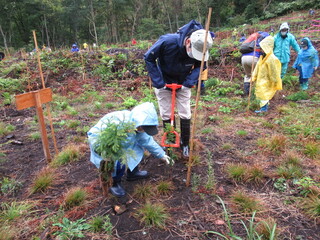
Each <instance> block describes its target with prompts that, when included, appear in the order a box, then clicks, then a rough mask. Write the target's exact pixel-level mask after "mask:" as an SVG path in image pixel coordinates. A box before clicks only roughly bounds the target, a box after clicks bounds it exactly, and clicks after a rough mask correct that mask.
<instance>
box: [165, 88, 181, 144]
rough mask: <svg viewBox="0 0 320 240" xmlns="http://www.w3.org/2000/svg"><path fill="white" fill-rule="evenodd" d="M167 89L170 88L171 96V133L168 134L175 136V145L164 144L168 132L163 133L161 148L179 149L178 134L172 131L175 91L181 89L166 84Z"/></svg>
mask: <svg viewBox="0 0 320 240" xmlns="http://www.w3.org/2000/svg"><path fill="white" fill-rule="evenodd" d="M166 87H167V88H171V90H172V95H171V116H170V125H171V131H170V133H173V134H174V135H175V139H176V140H175V143H166V140H167V135H168V132H165V133H164V135H163V136H162V139H161V146H163V147H180V136H179V133H177V132H176V131H174V123H173V122H174V107H175V105H176V90H177V89H179V88H181V87H182V85H179V84H176V83H171V84H166Z"/></svg>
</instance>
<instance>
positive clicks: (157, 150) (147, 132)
mask: <svg viewBox="0 0 320 240" xmlns="http://www.w3.org/2000/svg"><path fill="white" fill-rule="evenodd" d="M110 121H112V122H113V123H121V122H127V123H133V124H134V125H135V127H136V131H135V132H134V133H132V134H129V135H128V138H127V141H126V142H125V143H123V144H122V147H123V148H124V149H125V150H128V151H126V152H127V156H126V160H127V161H126V162H127V167H128V168H127V180H128V181H133V180H138V179H144V178H147V177H148V172H147V171H140V170H139V167H138V165H139V163H140V162H141V160H142V158H143V155H144V150H145V149H146V150H148V151H149V152H150V153H151V154H152V155H154V156H155V157H156V158H159V159H161V160H163V161H165V162H166V163H170V162H172V159H171V158H170V157H169V156H167V155H166V154H165V152H164V150H163V149H162V147H160V146H159V145H158V144H157V143H156V142H155V141H154V139H153V137H152V136H153V135H155V134H157V133H158V130H157V125H158V116H157V112H156V110H155V107H154V105H153V104H152V103H150V102H146V103H143V104H140V105H138V106H136V107H134V108H133V109H132V110H131V111H129V110H123V111H115V112H111V113H108V114H106V115H105V116H104V117H102V118H101V119H100V120H99V121H98V123H97V124H96V125H95V126H93V127H92V128H91V129H90V130H89V132H88V133H87V135H88V140H89V145H90V161H91V162H92V163H93V164H94V165H95V166H96V167H97V168H99V167H100V163H101V161H102V160H103V158H102V157H101V156H100V155H98V154H97V153H96V152H95V151H94V146H95V143H96V141H97V138H98V136H99V133H100V132H101V131H102V130H103V129H105V127H106V123H107V122H110ZM132 153H133V154H132ZM125 169H126V166H125V165H122V164H121V163H120V161H116V162H115V166H114V172H113V173H112V180H113V183H112V187H110V189H109V190H110V192H111V194H112V195H114V196H116V197H122V196H124V195H125V194H126V192H125V190H124V189H123V187H122V186H121V178H122V176H123V175H124V172H125Z"/></svg>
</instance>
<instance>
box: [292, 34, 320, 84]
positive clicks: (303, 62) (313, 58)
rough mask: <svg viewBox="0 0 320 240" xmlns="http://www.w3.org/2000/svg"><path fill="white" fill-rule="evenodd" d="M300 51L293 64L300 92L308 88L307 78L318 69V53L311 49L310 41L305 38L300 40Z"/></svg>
mask: <svg viewBox="0 0 320 240" xmlns="http://www.w3.org/2000/svg"><path fill="white" fill-rule="evenodd" d="M300 46H301V50H300V52H299V53H298V56H297V59H296V61H295V62H294V64H293V68H295V69H297V70H298V71H299V73H300V76H299V82H300V88H301V90H307V89H308V87H309V78H311V77H312V74H313V72H314V71H316V70H317V68H318V67H319V56H318V51H317V50H316V49H315V48H314V47H313V45H312V43H311V41H310V39H309V38H308V37H305V38H303V39H302V40H301V44H300Z"/></svg>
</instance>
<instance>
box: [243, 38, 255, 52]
mask: <svg viewBox="0 0 320 240" xmlns="http://www.w3.org/2000/svg"><path fill="white" fill-rule="evenodd" d="M255 44H256V41H254V40H253V41H251V42H243V43H242V44H241V46H240V52H241V53H242V54H244V53H250V52H253V51H254V47H255Z"/></svg>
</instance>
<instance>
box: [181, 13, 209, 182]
mask: <svg viewBox="0 0 320 240" xmlns="http://www.w3.org/2000/svg"><path fill="white" fill-rule="evenodd" d="M211 13H212V8H209V13H208V18H207V24H206V34H205V39H206V40H207V37H208V35H209V25H210V19H211ZM206 48H207V41H205V42H204V45H203V52H202V61H201V65H200V72H199V78H198V87H197V96H196V105H195V107H194V111H193V123H192V131H191V136H190V140H191V141H190V152H189V161H188V171H187V181H186V186H187V187H189V185H190V179H191V167H192V161H193V145H194V139H193V138H194V134H195V128H196V121H197V110H198V103H199V99H200V88H201V73H202V70H203V67H204V57H205V53H206Z"/></svg>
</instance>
